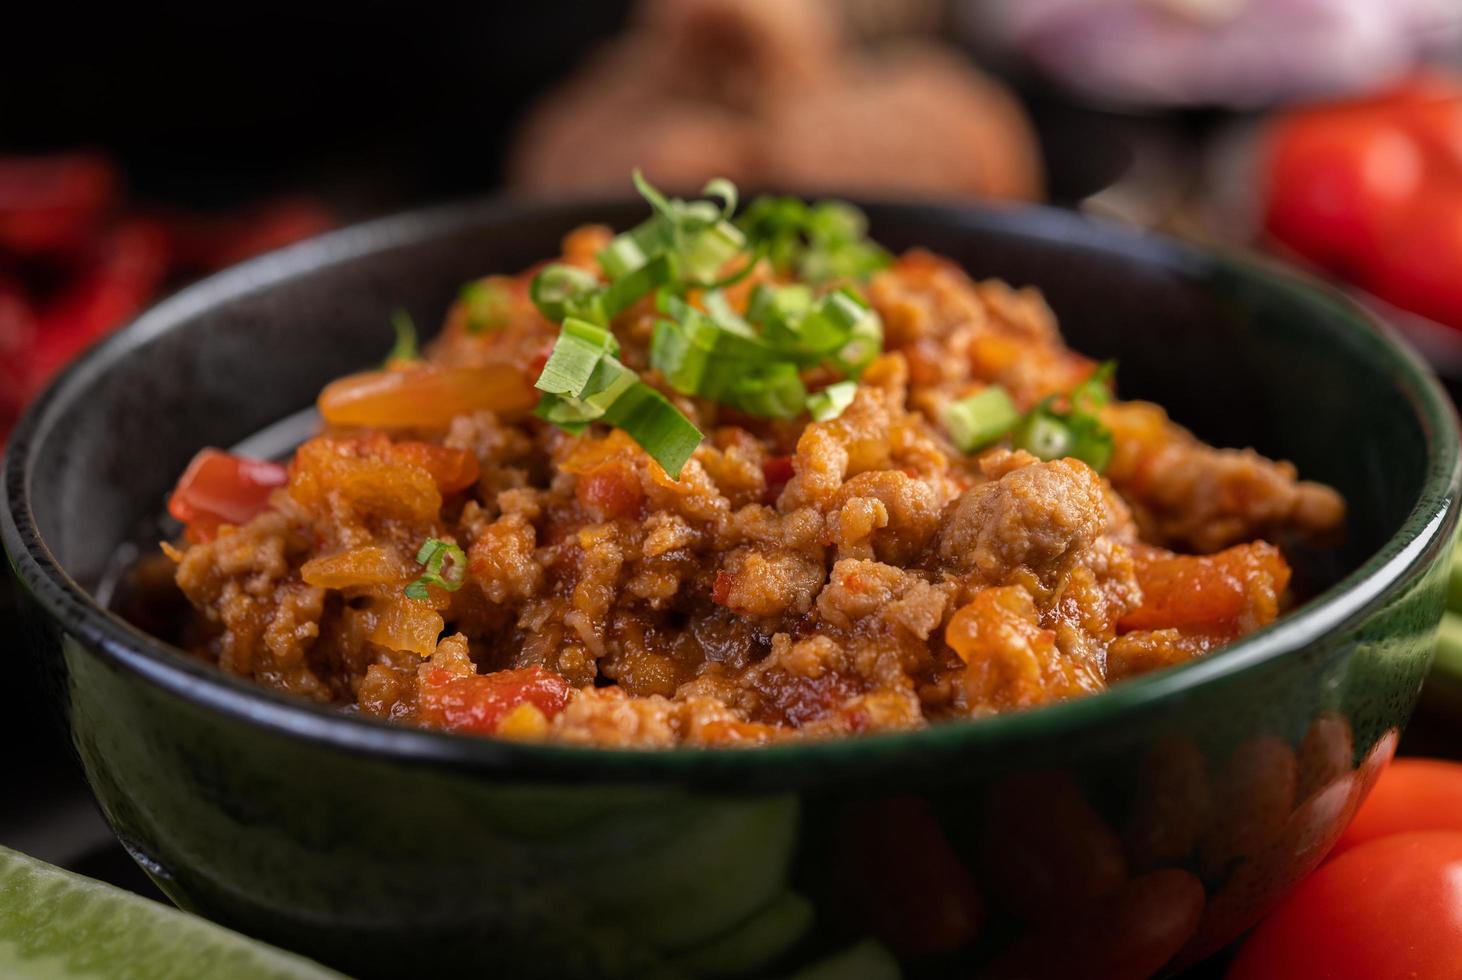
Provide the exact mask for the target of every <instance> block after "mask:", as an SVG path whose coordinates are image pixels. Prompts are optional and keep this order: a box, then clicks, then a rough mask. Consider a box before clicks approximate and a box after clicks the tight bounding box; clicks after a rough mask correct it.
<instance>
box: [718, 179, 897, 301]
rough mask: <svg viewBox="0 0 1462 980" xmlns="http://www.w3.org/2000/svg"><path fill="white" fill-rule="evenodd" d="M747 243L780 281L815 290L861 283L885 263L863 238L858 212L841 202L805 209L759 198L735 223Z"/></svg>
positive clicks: (793, 202) (791, 201) (786, 200)
mask: <svg viewBox="0 0 1462 980" xmlns="http://www.w3.org/2000/svg"><path fill="white" fill-rule="evenodd" d="M737 225H738V226H739V227H740V228H741V230H742V231H744V232H746V237H747V240H748V241H749V242H750V243H751V244H752V245H753V246H755V247H761V248H763V249H764V250H765V252H766V255H767V257H768V258H769V259H770V260H771V262H772V265H773V266H774V267H775V268H776V270H777V271H778V272H780V273H782V274H783V275H795V276H797V278H799V279H801V280H803V281H805V282H809V283H813V284H820V283H824V282H830V281H833V280H838V279H851V280H855V281H862V280H865V279H867V278H868V277H869V276H871V275H872V274H873V273H875V272H877V271H878V270H879V269H883V268H886V267H887V266H888V264H889V262H890V257H889V254H888V253H887V252H886V251H884V249H883V248H882V246H880V245H878V244H877V243H875V242H873V241H872V240H870V239H869V238H868V237H867V234H868V220H867V218H866V217H865V216H864V214H863V212H861V211H859V210H858V209H857V208H855V207H853V206H852V205H851V204H845V203H843V202H841V201H822V202H820V203H818V204H814V205H810V206H809V205H807V204H805V203H803V202H802V201H800V200H798V199H797V198H795V197H759V198H757V199H756V200H755V201H753V202H752V203H751V205H750V206H749V207H748V208H747V209H746V211H745V212H744V213H743V214H742V215H741V217H740V219H738V221H737Z"/></svg>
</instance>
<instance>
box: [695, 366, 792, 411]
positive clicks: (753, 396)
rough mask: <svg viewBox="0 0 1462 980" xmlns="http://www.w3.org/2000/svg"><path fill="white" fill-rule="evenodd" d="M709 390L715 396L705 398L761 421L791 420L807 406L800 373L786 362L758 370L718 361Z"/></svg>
mask: <svg viewBox="0 0 1462 980" xmlns="http://www.w3.org/2000/svg"><path fill="white" fill-rule="evenodd" d="M709 388H710V390H712V391H714V392H716V394H715V395H711V396H708V397H712V398H714V399H715V400H716V401H719V402H721V403H723V404H726V405H729V406H731V407H732V408H735V409H739V410H740V411H743V412H745V413H746V414H748V415H755V416H757V417H759V418H764V419H794V418H796V417H797V416H798V415H801V414H802V412H803V411H804V410H805V408H806V405H807V388H806V386H804V385H803V384H802V373H801V372H800V371H799V370H798V369H797V365H795V364H793V363H791V362H789V361H777V362H774V363H772V364H767V365H763V366H759V367H758V366H744V365H741V364H737V363H736V362H728V361H718V362H716V363H715V364H714V365H713V367H712V374H711V378H710V384H709Z"/></svg>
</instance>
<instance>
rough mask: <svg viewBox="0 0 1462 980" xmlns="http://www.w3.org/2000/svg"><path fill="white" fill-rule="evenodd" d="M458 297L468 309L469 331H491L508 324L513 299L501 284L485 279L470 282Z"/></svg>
mask: <svg viewBox="0 0 1462 980" xmlns="http://www.w3.org/2000/svg"><path fill="white" fill-rule="evenodd" d="M458 298H459V299H460V300H461V302H462V303H463V304H464V306H465V307H466V310H467V332H468V333H490V332H492V331H494V330H501V329H502V328H503V327H505V326H507V325H508V311H509V310H510V309H512V299H511V297H509V296H508V295H507V293H506V291H505V290H504V289H503V287H502V286H501V285H500V284H498V283H496V282H491V281H484V280H478V281H476V282H469V283H468V284H467V285H465V286H463V287H462V293H461V295H460V296H459V297H458Z"/></svg>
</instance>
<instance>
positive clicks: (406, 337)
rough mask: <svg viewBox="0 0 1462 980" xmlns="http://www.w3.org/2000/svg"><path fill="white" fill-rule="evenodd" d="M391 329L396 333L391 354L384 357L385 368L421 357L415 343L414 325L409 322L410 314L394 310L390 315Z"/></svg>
mask: <svg viewBox="0 0 1462 980" xmlns="http://www.w3.org/2000/svg"><path fill="white" fill-rule="evenodd" d="M391 329H392V330H395V331H396V342H395V343H394V344H392V345H391V353H389V354H387V355H386V366H387V367H390V366H391V364H392V363H394V362H396V361H414V360H417V359H418V358H419V357H421V353H420V351H419V350H418V345H417V341H416V324H415V323H413V322H412V321H411V314H410V313H407V312H406V311H405V310H396V311H394V312H393V313H392V314H391Z"/></svg>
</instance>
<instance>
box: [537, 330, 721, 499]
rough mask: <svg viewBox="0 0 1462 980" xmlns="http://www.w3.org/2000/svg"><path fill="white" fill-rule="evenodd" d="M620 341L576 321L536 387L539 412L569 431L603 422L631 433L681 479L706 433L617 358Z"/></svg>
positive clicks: (561, 335)
mask: <svg viewBox="0 0 1462 980" xmlns="http://www.w3.org/2000/svg"><path fill="white" fill-rule="evenodd" d="M618 353H619V343H618V341H616V340H615V339H614V335H613V334H612V333H610V332H609V331H608V330H605V329H604V328H602V327H599V326H596V325H595V324H592V323H588V322H586V321H583V320H578V319H574V318H572V317H570V318H569V319H567V320H565V321H564V324H563V329H562V330H561V331H560V332H559V335H558V340H557V342H555V343H554V345H553V351H552V353H550V354H549V356H548V361H547V363H545V364H544V365H543V371H542V372H541V373H540V374H539V376H538V380H537V381H536V382H535V383H534V384H535V387H537V388H538V389H539V390H540V391H542V392H544V395H543V397H541V398H540V399H539V401H538V407H537V408H536V409H535V410H534V414H535V415H537V416H538V417H539V418H541V419H543V420H544V421H546V422H549V423H552V424H553V425H556V426H558V427H559V428H561V429H563V430H565V431H566V432H571V433H578V432H582V431H583V430H584V429H585V428H586V427H587V426H588V425H589V423H591V422H597V421H602V422H605V423H607V424H609V425H613V426H615V427H617V428H620V429H623V430H624V431H625V433H626V434H627V435H629V437H630V438H631V439H633V440H634V441H635V442H637V443H639V445H640V447H641V448H642V449H644V450H645V452H647V453H649V454H650V456H651V457H652V458H653V459H654V460H655V461H656V462H658V463H659V464H660V465H661V466H662V467H664V469H665V472H666V473H668V474H670V477H671V478H672V479H677V480H678V479H679V478H680V471H681V469H683V468H684V466H685V462H686V460H688V459H690V457H691V454H692V453H694V452H695V447H696V446H698V445H700V441H701V438H702V436H701V432H700V430H699V429H697V428H696V427H695V425H694V424H692V423H691V421H690V420H689V419H687V418H686V417H685V416H684V415H682V414H681V413H680V411H679V409H677V408H676V407H675V406H674V405H672V404H670V402H669V401H668V400H666V398H665V396H664V395H662V394H660V393H659V392H658V391H656V390H655V389H654V388H651V387H650V386H649V385H647V384H645V383H644V382H643V381H641V380H640V376H639V375H637V374H636V373H635V372H634V371H632V370H630V369H629V368H627V367H625V366H624V365H623V364H621V363H620V361H619V359H618V358H617V357H616V356H615V355H616V354H618Z"/></svg>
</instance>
